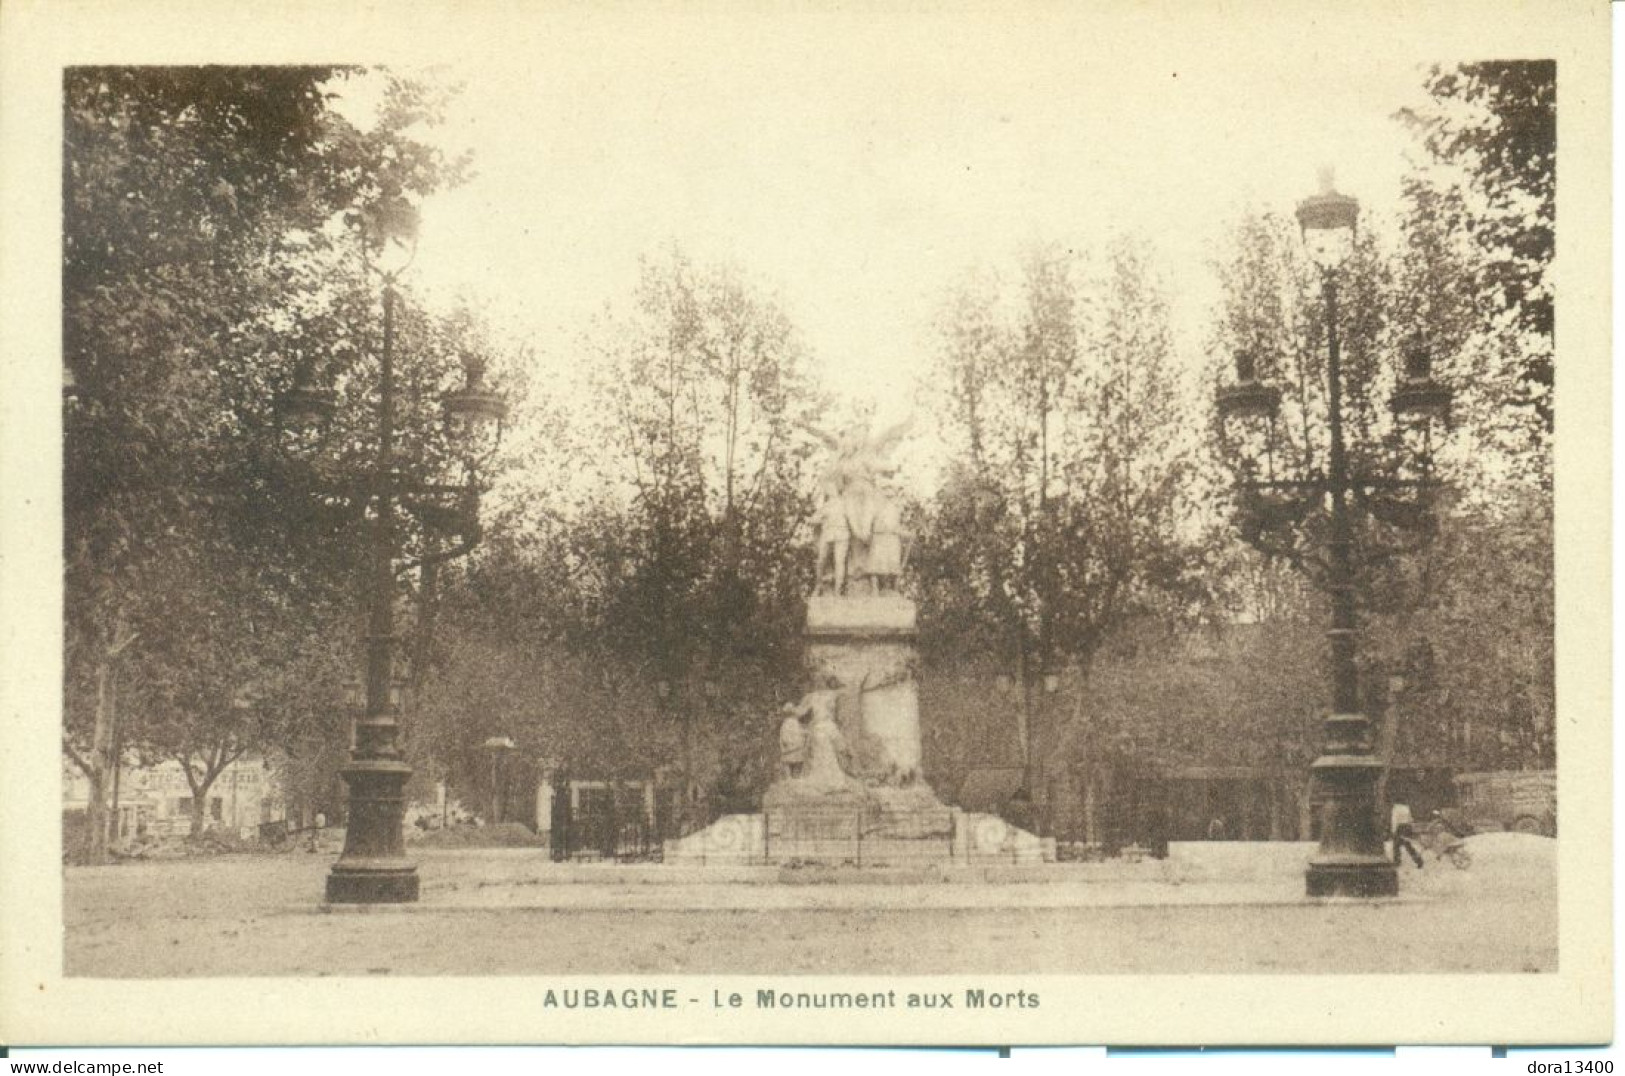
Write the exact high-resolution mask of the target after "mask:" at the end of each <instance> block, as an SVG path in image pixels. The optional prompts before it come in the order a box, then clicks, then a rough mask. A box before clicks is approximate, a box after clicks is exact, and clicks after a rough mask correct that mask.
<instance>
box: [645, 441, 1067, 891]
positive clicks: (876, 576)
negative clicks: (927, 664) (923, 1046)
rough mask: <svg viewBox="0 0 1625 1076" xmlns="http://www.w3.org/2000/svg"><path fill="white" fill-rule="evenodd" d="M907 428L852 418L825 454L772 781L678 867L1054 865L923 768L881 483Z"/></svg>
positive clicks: (686, 848)
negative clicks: (753, 807) (934, 784)
mask: <svg viewBox="0 0 1625 1076" xmlns="http://www.w3.org/2000/svg"><path fill="white" fill-rule="evenodd" d="M910 425H911V423H909V422H904V423H901V424H899V425H896V426H893V427H891V428H889V429H886V430H884V431H882V432H881V433H880V434H878V435H874V434H871V432H870V428H869V424H868V423H867V422H861V421H860V422H857V423H854V424H853V425H852V426H850V427H848V428H847V429H846V430H845V431H843V432H842V433H841V435H840V436H838V437H831V436H828V435H826V434H823V433H822V432H820V431H816V430H815V431H813V432H814V433H815V434H816V435H817V436H818V437H819V438H820V439H821V440H822V441H823V442H824V443H825V445H826V446H827V447H828V448H829V450H830V459H829V462H828V464H827V465H826V467H825V470H824V473H823V476H822V479H821V481H820V488H819V494H820V497H819V506H818V510H817V517H816V521H817V524H818V554H817V555H818V583H817V588H816V590H815V592H814V593H813V594H812V595H811V596H810V597H809V598H808V601H807V624H806V638H807V664H808V669H807V673H808V676H807V679H808V685H807V689H806V691H805V693H804V694H803V695H802V696H801V698H800V700H799V701H797V702H794V703H790V704H787V705H786V706H785V707H784V708H783V709H782V711H781V712H780V713H778V714H775V715H773V717H774V718H775V719H776V720H775V723H774V724H773V730H775V731H776V734H777V744H778V757H779V766H778V773H777V778H776V780H775V781H774V782H773V784H772V785H771V786H770V787H769V788H768V789H767V791H766V793H765V794H764V795H763V797H762V810H761V812H760V813H758V814H754V815H728V816H725V817H723V818H721V819H718V820H717V821H716V822H715V823H713V824H712V825H711V826H710V827H709V828H707V829H705V830H702V831H700V832H698V833H695V834H692V835H691V836H689V837H685V838H683V839H680V840H674V841H668V842H667V843H666V847H665V859H666V860H667V861H668V862H676V863H702V862H703V863H717V864H739V863H781V864H782V863H797V862H810V863H825V864H831V865H855V866H863V865H871V866H876V865H906V864H914V865H919V864H921V863H936V862H940V863H944V864H946V863H952V862H965V863H971V862H977V861H995V860H996V861H1002V862H1006V863H1037V862H1043V861H1046V860H1053V859H1054V841H1053V840H1041V839H1040V838H1038V837H1035V836H1033V835H1032V834H1030V833H1026V832H1023V831H1022V830H1019V829H1017V828H1015V827H1014V826H1011V825H1009V824H1007V823H1005V822H1004V821H1003V820H1002V819H999V818H997V817H994V816H991V815H978V814H970V813H967V812H963V811H960V810H958V809H957V808H954V807H951V806H949V805H947V804H945V803H943V802H942V800H941V799H940V798H939V797H938V796H937V794H936V793H935V792H934V791H933V790H932V789H931V787H930V786H929V785H928V784H927V783H926V782H925V780H924V778H923V776H922V775H921V746H920V745H921V736H920V701H919V688H918V669H919V654H918V651H917V649H916V607H915V604H914V602H913V601H912V600H910V599H909V598H908V597H906V596H905V595H903V594H902V593H901V591H900V589H899V580H900V577H901V575H902V572H903V567H904V564H905V562H906V556H907V547H908V536H907V535H906V534H904V532H903V526H902V513H901V510H900V508H899V506H898V504H897V501H896V499H895V498H894V497H892V496H891V495H890V494H889V493H887V492H886V490H885V488H884V483H885V481H886V480H887V479H888V478H889V477H890V476H891V474H892V473H893V471H894V467H893V466H892V464H891V463H890V456H891V453H892V451H893V450H894V449H895V448H896V446H897V445H898V444H899V443H900V442H901V440H902V438H903V436H904V435H905V434H906V433H907V431H908V429H909V426H910Z"/></svg>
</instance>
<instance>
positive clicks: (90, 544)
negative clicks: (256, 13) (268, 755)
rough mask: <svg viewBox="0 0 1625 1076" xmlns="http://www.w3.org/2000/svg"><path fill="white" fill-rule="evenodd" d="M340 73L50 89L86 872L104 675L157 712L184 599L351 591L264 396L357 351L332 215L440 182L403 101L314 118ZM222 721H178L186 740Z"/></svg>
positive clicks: (71, 721) (106, 78)
mask: <svg viewBox="0 0 1625 1076" xmlns="http://www.w3.org/2000/svg"><path fill="white" fill-rule="evenodd" d="M340 74H341V72H338V71H336V70H334V69H331V68H224V67H205V68H72V69H69V70H68V72H67V73H66V75H65V82H64V89H65V116H64V122H65V169H64V180H63V205H64V263H63V338H64V362H65V380H66V381H67V382H68V386H69V389H68V392H67V394H66V397H65V398H66V405H65V413H64V530H65V533H64V544H65V559H66V569H67V570H66V580H65V582H66V595H65V596H66V617H67V685H66V686H67V695H66V707H65V714H64V720H65V725H64V734H65V745H66V747H67V749H68V751H69V753H70V756H71V757H73V758H74V759H75V761H76V762H78V763H80V764H82V766H83V768H84V769H85V770H86V773H87V775H88V776H89V778H90V781H91V785H92V794H91V806H90V811H91V816H92V817H91V827H90V829H91V833H92V842H93V844H92V848H91V854H92V856H93V857H94V856H99V855H101V854H102V847H103V842H104V840H105V822H104V818H103V815H104V812H105V792H106V789H105V785H106V783H107V782H106V778H107V777H108V775H109V774H110V773H111V772H112V770H113V768H114V766H115V765H116V760H115V758H114V754H115V752H116V748H115V746H114V745H115V744H118V743H121V742H125V743H129V742H133V741H131V740H129V739H128V738H126V737H125V736H123V735H122V734H121V733H120V732H119V731H118V729H117V721H118V709H117V705H116V701H117V699H118V697H119V688H120V683H119V677H120V676H121V675H122V677H123V679H124V686H125V687H126V688H128V689H130V690H128V691H126V694H127V695H129V696H130V697H132V698H133V697H136V696H137V695H138V694H141V693H142V690H144V691H145V697H147V698H149V699H150V698H157V697H159V695H160V694H161V692H158V691H157V690H156V686H157V685H165V684H168V685H173V684H174V683H175V682H176V675H175V674H176V673H177V672H178V671H182V670H180V669H178V668H173V667H170V668H166V667H164V665H163V662H164V661H165V660H166V659H168V660H174V661H181V660H183V659H182V657H181V656H182V655H185V657H184V661H186V662H193V661H194V659H195V658H196V657H197V654H196V652H195V651H193V650H189V649H188V647H187V646H182V645H179V644H178V643H177V642H176V640H177V637H178V634H179V629H180V627H181V626H183V625H185V624H186V623H188V622H201V621H202V620H206V619H207V613H208V611H209V603H208V602H206V601H205V602H204V604H203V605H202V606H200V607H198V608H188V607H186V606H184V605H183V604H182V603H183V601H184V600H185V598H186V597H187V596H189V595H190V596H194V597H198V598H199V599H200V600H202V599H203V598H205V597H206V596H207V594H208V593H210V589H209V588H210V585H211V584H213V583H218V584H219V586H220V587H221V588H222V590H221V591H220V593H226V592H231V590H232V588H233V587H235V586H237V585H238V584H237V583H235V582H233V581H234V580H236V581H241V580H245V579H253V580H254V583H253V587H252V588H251V589H255V590H256V593H259V592H260V591H263V594H262V596H263V597H265V598H266V599H267V600H273V604H274V603H275V602H280V603H282V605H283V607H285V608H287V609H289V610H294V609H299V610H304V611H309V610H311V609H314V608H317V607H319V606H321V605H322V604H324V603H326V602H328V601H330V600H331V596H332V594H333V592H334V591H335V590H336V589H341V588H343V587H345V586H347V582H348V578H349V569H350V567H351V562H350V560H349V559H348V558H350V557H351V556H352V555H353V553H354V548H353V544H352V543H349V542H347V541H344V540H342V539H343V538H344V537H345V536H347V535H349V534H350V533H351V532H350V531H348V530H346V529H345V527H344V523H345V520H344V519H343V518H342V514H341V513H338V512H335V511H333V509H334V508H335V507H336V501H333V500H331V499H330V500H329V502H328V504H327V505H326V506H323V505H322V504H321V503H320V502H319V501H314V500H311V499H310V498H309V497H308V496H307V494H308V492H309V490H310V488H311V483H310V481H309V480H310V479H311V478H313V477H316V475H315V474H314V473H313V472H312V471H311V470H310V468H309V465H308V463H307V462H300V461H298V460H297V459H296V458H295V457H294V456H292V455H290V454H289V453H287V452H286V451H285V449H286V448H287V447H288V446H287V445H286V444H285V443H284V441H283V435H284V432H285V431H284V429H283V426H284V424H283V423H282V422H281V421H280V419H281V416H280V415H279V414H278V413H277V401H278V400H279V399H280V398H281V397H282V396H283V395H284V393H285V391H286V390H287V389H288V388H290V387H291V386H292V385H293V383H294V382H295V381H296V380H298V379H299V378H301V377H303V376H305V375H308V374H310V373H311V372H312V371H313V369H314V368H315V367H317V366H318V365H326V362H325V360H328V359H331V360H332V362H331V366H332V368H333V369H332V371H331V373H332V374H333V375H334V376H337V377H339V378H340V380H341V383H342V382H343V378H344V374H345V373H346V371H347V369H348V368H349V367H351V366H353V365H354V364H355V363H356V362H358V361H360V359H359V356H361V355H362V354H363V353H364V351H365V347H364V343H365V341H364V340H361V339H359V338H358V337H357V335H356V334H357V331H358V330H361V329H363V327H364V326H365V325H366V324H367V321H366V319H365V318H363V317H358V316H356V315H357V314H358V304H359V303H361V302H362V298H361V297H362V296H363V295H364V294H365V293H364V292H362V291H360V290H359V289H358V288H357V287H356V286H355V280H354V277H355V272H354V270H353V269H346V265H347V264H351V263H353V261H354V237H355V234H356V231H355V229H354V228H353V227H347V226H346V221H345V218H344V216H343V214H344V213H345V212H346V211H347V210H353V209H354V208H355V207H356V206H358V205H361V206H375V205H378V204H380V203H385V204H390V205H395V206H400V205H403V204H405V205H409V204H410V203H411V201H412V199H413V198H415V197H420V196H421V195H422V194H423V193H424V192H425V191H427V190H429V189H432V187H433V186H434V185H435V184H436V183H439V182H442V181H444V180H445V179H446V178H447V177H448V176H449V175H450V173H451V171H452V169H451V167H450V166H449V165H448V163H447V162H444V161H443V160H442V159H441V158H440V156H439V155H438V154H437V153H435V152H434V151H432V150H429V149H427V148H426V147H422V146H419V145H417V144H416V143H414V142H413V141H412V140H411V139H409V138H407V137H406V136H405V135H404V134H403V132H404V131H405V130H406V128H407V127H408V126H410V123H411V122H412V119H413V117H414V115H415V114H417V113H419V112H421V109H422V107H424V102H423V98H422V96H421V95H420V94H416V93H415V92H414V91H412V90H410V89H409V88H408V86H407V84H405V83H400V82H398V81H396V80H390V81H391V88H390V89H389V90H388V91H387V92H386V94H385V101H386V104H385V107H384V109H383V110H382V111H383V115H384V117H385V123H384V125H383V126H381V127H380V128H379V130H377V131H374V132H368V133H363V132H358V131H356V130H355V129H354V128H353V127H352V126H351V125H350V124H349V123H348V121H346V120H345V119H343V118H342V117H341V116H339V115H338V114H337V113H336V112H335V111H334V110H333V109H332V108H331V102H330V94H331V90H332V88H333V85H334V79H335V78H336V77H338V76H339V75H340ZM322 372H324V373H325V372H328V371H325V370H324V371H322ZM354 380H355V379H354V378H353V377H352V378H351V379H350V383H352V384H353V383H354ZM355 391H359V390H355ZM336 539H339V540H336ZM211 547H212V548H216V549H217V550H219V551H220V552H221V556H219V557H210V558H201V559H200V558H199V557H198V556H197V553H198V551H199V550H202V549H205V548H211ZM200 567H202V568H206V569H208V570H210V571H216V570H218V574H217V575H214V576H198V575H197V574H196V573H197V572H198V570H199V568H200ZM194 584H195V585H194ZM216 604H218V603H216ZM136 681H140V684H141V685H145V688H151V689H153V690H145V688H143V689H141V690H137V689H138V687H139V686H140V685H138V684H137V683H136ZM240 687H241V685H215V689H214V693H215V697H216V698H231V697H233V696H232V692H234V691H236V690H238V689H239V688H240ZM189 697H194V698H196V697H199V696H197V695H196V694H195V693H189ZM230 709H231V708H230V707H227V708H225V709H224V710H223V709H222V708H221V707H219V706H218V705H215V704H210V705H207V706H203V707H201V709H200V710H199V711H197V712H194V713H193V714H192V715H191V716H192V717H193V718H194V719H195V720H196V721H197V722H199V723H201V724H200V728H201V727H202V726H206V725H208V724H209V723H211V722H229V720H230V713H229V711H230ZM179 716H181V715H179V714H176V713H170V712H166V713H165V714H164V715H162V718H163V721H164V722H166V723H167V722H169V721H171V720H172V719H174V718H177V717H179ZM154 720H155V721H156V720H157V718H156V717H155V718H154ZM156 727H157V725H156V724H155V725H154V728H156Z"/></svg>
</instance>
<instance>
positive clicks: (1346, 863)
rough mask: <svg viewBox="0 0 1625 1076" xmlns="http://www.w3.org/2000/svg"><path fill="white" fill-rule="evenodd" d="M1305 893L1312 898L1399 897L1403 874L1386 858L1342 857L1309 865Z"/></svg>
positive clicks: (1312, 861)
mask: <svg viewBox="0 0 1625 1076" xmlns="http://www.w3.org/2000/svg"><path fill="white" fill-rule="evenodd" d="M1304 883H1305V884H1304V891H1305V893H1306V894H1307V895H1309V896H1311V897H1395V896H1398V895H1399V870H1398V868H1396V867H1395V866H1394V865H1393V864H1392V863H1390V862H1389V861H1388V860H1387V859H1385V858H1383V857H1382V856H1350V855H1344V856H1338V857H1336V858H1331V857H1327V858H1317V859H1312V860H1310V861H1309V870H1308V872H1307V873H1306V874H1305V875H1304Z"/></svg>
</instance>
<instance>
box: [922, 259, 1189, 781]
mask: <svg viewBox="0 0 1625 1076" xmlns="http://www.w3.org/2000/svg"><path fill="white" fill-rule="evenodd" d="M1002 298H1003V297H1002V296H1001V295H1000V294H999V292H998V289H997V288H996V286H995V285H994V283H993V281H992V280H991V279H990V278H988V277H987V276H986V275H985V274H984V275H982V276H978V277H972V278H970V280H969V281H968V282H967V284H966V285H965V286H964V287H963V288H962V289H961V290H960V291H959V293H958V294H956V295H955V296H954V297H953V298H952V299H951V300H950V303H949V306H948V309H947V316H946V320H945V324H944V336H943V340H944V343H943V351H942V355H941V363H942V371H943V374H944V377H943V378H942V382H943V384H944V385H945V386H946V389H947V391H946V393H945V395H944V397H943V399H942V401H941V406H940V411H941V416H940V417H941V419H942V423H943V426H944V428H945V429H947V430H949V431H950V436H951V437H952V439H953V455H952V457H951V463H950V466H949V470H948V472H947V476H946V478H945V481H944V483H943V486H942V489H941V491H940V492H939V494H938V496H937V499H936V501H935V503H934V504H933V505H932V506H930V509H929V511H928V512H927V521H926V523H925V529H924V533H923V534H922V537H921V540H920V543H919V551H918V552H917V554H916V555H915V558H914V563H915V569H916V573H917V576H918V578H919V582H920V585H921V587H922V589H923V595H922V597H923V602H922V617H923V628H924V630H925V632H926V633H927V641H928V648H929V649H931V650H933V651H935V652H937V653H939V654H942V653H952V652H955V650H956V649H958V648H966V647H970V648H978V647H986V648H988V649H990V650H991V651H992V652H993V653H995V654H997V655H998V657H999V659H1000V660H1001V661H1002V662H1004V663H1006V667H1008V668H1010V669H1011V670H1012V672H1013V673H1014V674H1015V676H1016V679H1017V681H1018V682H1019V684H1020V693H1021V697H1020V700H1019V707H1018V711H1017V713H1018V728H1017V736H1018V739H1019V741H1020V743H1021V746H1022V754H1023V756H1024V757H1025V758H1026V759H1027V761H1028V763H1029V767H1031V766H1032V765H1033V764H1034V763H1036V762H1037V761H1039V760H1041V759H1042V758H1043V757H1045V756H1047V755H1049V754H1051V753H1052V752H1053V746H1054V743H1055V738H1054V733H1055V729H1054V728H1053V727H1045V728H1034V727H1033V720H1032V718H1033V716H1034V714H1035V712H1036V709H1037V708H1036V706H1035V705H1034V692H1035V690H1037V689H1038V687H1039V685H1040V684H1041V682H1042V680H1043V678H1044V677H1046V676H1055V675H1058V674H1059V673H1060V671H1061V669H1062V667H1063V666H1065V665H1069V664H1070V665H1075V666H1078V667H1080V668H1082V669H1087V667H1088V664H1089V661H1090V659H1091V658H1092V657H1093V655H1094V653H1095V651H1096V650H1098V648H1099V647H1100V646H1101V645H1102V643H1103V642H1104V640H1105V639H1106V638H1107V636H1108V635H1109V633H1110V632H1111V630H1112V629H1113V628H1114V627H1115V626H1116V625H1118V624H1120V623H1122V622H1123V621H1124V620H1125V619H1127V618H1129V617H1131V616H1132V615H1133V613H1134V611H1135V610H1136V609H1137V608H1138V607H1139V605H1140V603H1141V602H1142V601H1143V600H1144V598H1145V597H1146V596H1147V594H1148V593H1150V592H1151V591H1152V590H1154V589H1155V588H1159V587H1164V586H1173V585H1176V584H1177V583H1178V582H1179V581H1180V578H1181V575H1182V569H1183V567H1184V566H1185V564H1186V563H1187V558H1186V550H1185V549H1184V547H1183V543H1182V542H1181V539H1180V534H1181V520H1182V515H1183V512H1184V510H1185V507H1186V506H1185V505H1184V503H1183V497H1182V492H1183V487H1182V481H1183V479H1184V478H1185V477H1186V474H1187V470H1186V465H1185V464H1184V463H1183V462H1182V460H1181V455H1182V453H1181V451H1180V442H1181V439H1182V433H1181V430H1180V425H1179V422H1178V415H1177V399H1178V395H1177V379H1176V376H1175V373H1174V363H1173V354H1172V339H1171V335H1170V332H1169V328H1168V321H1167V307H1166V304H1165V302H1164V301H1163V299H1162V297H1161V294H1160V292H1159V291H1158V288H1157V285H1156V283H1155V280H1154V277H1153V274H1152V272H1151V269H1150V267H1149V265H1148V264H1147V261H1146V259H1145V257H1144V256H1143V254H1142V253H1141V252H1140V251H1139V250H1138V249H1137V248H1136V247H1135V246H1134V245H1133V244H1132V243H1130V242H1128V241H1124V240H1119V241H1117V242H1115V243H1113V244H1112V245H1111V246H1110V247H1109V248H1108V250H1107V252H1106V255H1105V258H1104V262H1103V265H1102V266H1101V268H1100V269H1099V270H1098V271H1097V272H1095V273H1093V274H1087V273H1086V268H1085V267H1084V266H1083V265H1082V264H1081V262H1080V260H1079V259H1077V258H1076V257H1074V256H1073V255H1071V254H1070V253H1067V252H1062V251H1060V250H1057V249H1053V248H1052V249H1047V250H1041V251H1036V252H1033V253H1032V254H1030V255H1029V256H1028V257H1027V258H1026V259H1025V261H1024V263H1023V278H1022V285H1021V289H1020V298H1019V303H1018V304H1017V305H1016V309H1015V312H1014V314H1013V316H1007V315H1006V314H1005V313H1004V309H1003V308H1002V307H1001V301H1002ZM1074 716H1075V715H1074ZM1029 776H1032V774H1030V775H1029ZM1033 791H1034V792H1035V793H1037V794H1039V795H1040V796H1042V795H1043V794H1044V789H1043V788H1037V789H1034V790H1033Z"/></svg>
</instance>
